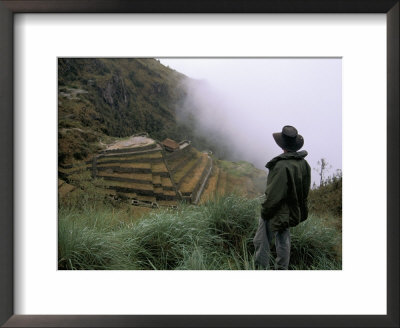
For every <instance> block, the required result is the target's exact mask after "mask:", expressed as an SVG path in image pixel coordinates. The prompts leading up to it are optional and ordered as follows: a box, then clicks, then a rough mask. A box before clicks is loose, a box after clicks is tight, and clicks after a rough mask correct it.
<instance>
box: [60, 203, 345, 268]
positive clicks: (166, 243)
mask: <svg viewBox="0 0 400 328" xmlns="http://www.w3.org/2000/svg"><path fill="white" fill-rule="evenodd" d="M259 205H260V204H259V200H249V199H246V198H242V197H239V196H236V195H228V196H221V197H219V198H217V199H216V200H215V201H209V202H207V203H206V204H204V205H202V206H191V205H185V204H181V205H179V207H178V209H164V210H156V211H152V212H150V213H148V214H146V215H145V216H144V217H143V218H142V219H140V220H136V221H134V220H129V219H127V215H128V214H127V211H126V210H124V209H114V208H113V207H111V206H109V205H99V206H83V207H81V208H79V209H78V208H77V207H63V206H60V209H59V229H58V230H59V257H58V258H59V269H86V270H98V269H105V270H107V269H119V270H253V269H254V255H253V254H254V247H253V243H252V239H253V237H254V234H255V231H256V229H257V220H258V214H259ZM338 242H340V234H339V233H338V232H337V231H335V230H334V229H332V228H326V227H325V226H324V225H323V223H322V221H321V220H319V219H318V218H316V217H314V216H311V217H310V218H309V219H308V220H307V221H306V222H304V223H302V224H301V225H300V226H298V227H296V228H294V229H293V230H292V254H291V267H290V269H301V270H304V269H320V270H326V269H327V270H330V269H340V267H341V266H340V258H339V257H338V254H336V253H335V249H336V248H335V246H336V245H337V243H338Z"/></svg>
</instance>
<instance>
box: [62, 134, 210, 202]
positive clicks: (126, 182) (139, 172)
mask: <svg viewBox="0 0 400 328" xmlns="http://www.w3.org/2000/svg"><path fill="white" fill-rule="evenodd" d="M211 168H212V160H211V158H210V157H209V156H208V154H205V153H200V152H198V151H197V150H195V149H194V148H192V147H191V145H190V142H187V141H185V142H182V143H181V147H180V148H179V150H177V151H176V152H172V153H169V152H167V151H166V150H165V149H164V148H163V147H162V145H161V144H160V143H158V142H156V141H155V140H153V139H150V138H148V137H147V136H146V135H137V136H132V137H130V138H127V139H124V140H120V141H118V142H115V143H114V144H112V145H109V146H108V147H107V148H106V149H105V150H104V151H102V152H101V153H99V154H98V155H95V156H93V157H92V159H91V160H88V161H86V162H80V164H78V165H69V166H68V165H63V166H62V165H60V167H59V177H60V182H59V195H60V197H65V195H66V194H67V193H68V192H69V191H73V189H74V187H73V186H74V180H77V179H79V177H80V176H81V175H82V173H83V172H85V171H90V172H91V177H92V179H93V178H100V179H101V180H102V181H103V182H102V184H101V187H98V191H99V192H100V193H105V194H108V195H111V196H113V197H116V198H121V199H127V200H131V201H132V203H133V204H135V205H146V206H152V207H158V206H174V205H177V201H179V200H187V201H189V202H191V203H197V202H198V201H199V199H200V195H201V193H202V192H203V188H204V186H205V183H206V182H207V179H208V177H209V175H210V173H211ZM66 181H67V182H68V183H67V182H66Z"/></svg>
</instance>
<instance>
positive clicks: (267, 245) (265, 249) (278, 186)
mask: <svg viewBox="0 0 400 328" xmlns="http://www.w3.org/2000/svg"><path fill="white" fill-rule="evenodd" d="M272 136H273V138H274V140H275V142H276V143H277V144H278V146H279V147H280V148H281V149H282V150H283V153H282V154H280V155H279V156H276V157H275V158H273V159H272V160H270V161H269V162H268V163H267V164H266V167H267V168H268V169H269V174H268V179H267V188H266V191H265V196H266V199H265V201H264V203H263V204H262V209H261V217H260V219H259V224H258V229H257V232H256V234H255V236H254V239H253V243H254V247H255V264H256V268H258V269H269V262H270V249H271V246H272V245H273V238H275V247H276V254H277V257H276V260H275V269H276V270H288V268H289V260H290V231H289V228H290V227H294V226H296V225H298V224H299V223H300V222H303V221H304V220H306V219H307V217H308V207H307V197H308V193H309V190H310V185H311V168H310V165H309V164H308V163H307V161H306V160H305V159H304V158H305V157H306V156H307V155H308V153H307V151H305V150H302V151H299V150H300V149H301V148H302V147H303V144H304V139H303V137H302V136H301V135H299V134H298V132H297V129H296V128H295V127H293V126H290V125H286V126H284V127H283V128H282V132H277V133H273V134H272Z"/></svg>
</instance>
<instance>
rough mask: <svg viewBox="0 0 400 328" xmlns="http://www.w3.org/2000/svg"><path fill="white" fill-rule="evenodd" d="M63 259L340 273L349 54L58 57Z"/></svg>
mask: <svg viewBox="0 0 400 328" xmlns="http://www.w3.org/2000/svg"><path fill="white" fill-rule="evenodd" d="M57 64H58V81H57V83H58V269H59V270H341V269H342V60H341V58H58V63H57Z"/></svg>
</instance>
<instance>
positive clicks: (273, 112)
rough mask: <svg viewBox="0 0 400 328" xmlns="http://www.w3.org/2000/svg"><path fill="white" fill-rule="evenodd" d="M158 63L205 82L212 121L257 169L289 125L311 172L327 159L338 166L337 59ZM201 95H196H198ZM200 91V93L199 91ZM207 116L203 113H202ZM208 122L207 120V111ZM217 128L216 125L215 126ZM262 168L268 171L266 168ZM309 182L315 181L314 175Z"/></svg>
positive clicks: (166, 60)
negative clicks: (298, 136) (275, 136)
mask: <svg viewBox="0 0 400 328" xmlns="http://www.w3.org/2000/svg"><path fill="white" fill-rule="evenodd" d="M160 61H161V63H162V64H164V65H166V66H169V67H170V68H173V69H175V70H177V71H179V72H181V73H183V74H185V75H187V76H188V77H190V78H194V79H200V80H205V81H207V83H206V84H207V85H208V87H209V89H210V90H212V91H213V92H212V96H211V95H207V94H204V95H203V98H205V99H204V100H205V107H210V106H208V105H209V104H210V103H212V102H213V99H212V98H213V97H215V98H218V101H216V103H218V104H221V103H223V105H221V106H217V108H216V109H214V108H213V111H215V112H216V113H215V114H216V115H215V120H217V121H218V124H219V125H220V126H221V129H225V130H226V131H227V133H228V134H231V135H232V141H233V142H234V143H235V146H236V145H237V148H238V149H239V150H240V149H242V150H243V149H246V151H244V152H243V154H244V156H245V157H247V158H245V159H247V160H250V161H252V162H253V163H254V164H255V165H256V166H257V167H259V168H263V169H265V168H264V165H265V163H266V162H267V161H269V160H270V159H271V158H273V157H275V156H276V155H279V154H280V153H281V149H280V148H279V147H278V146H277V145H276V144H275V142H274V140H273V138H272V133H273V132H280V131H281V130H282V127H283V126H284V125H293V126H295V127H296V128H297V130H298V132H299V133H300V134H301V135H302V136H303V137H304V146H303V148H302V149H305V150H307V151H308V153H309V155H308V156H307V158H306V159H307V160H308V162H309V164H310V166H311V167H312V168H315V167H317V161H318V160H319V159H321V158H325V159H326V160H327V161H328V162H329V163H330V164H331V165H332V168H331V170H330V173H333V172H335V171H336V170H337V169H341V168H342V62H341V59H339V58H325V59H315V58H310V59H293V58H252V59H249V58H246V59H245V58H230V59H220V58H213V59H210V58H206V59H202V58H198V59H197V58H193V59H191V58H185V59H184V58H176V59H172V58H163V59H160ZM202 92H203V91H199V93H202ZM203 93H204V92H203ZM206 112H207V110H206ZM207 115H208V116H207V119H210V116H209V112H207ZM213 125H215V121H214V122H213ZM265 170H266V169H265ZM313 181H316V182H318V181H319V178H318V175H317V173H316V172H313Z"/></svg>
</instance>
